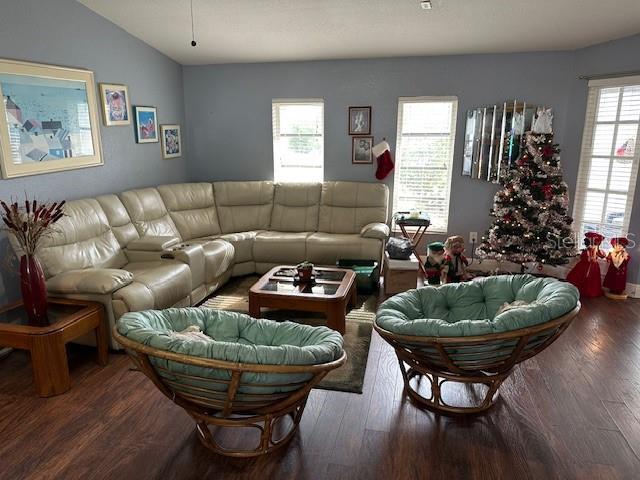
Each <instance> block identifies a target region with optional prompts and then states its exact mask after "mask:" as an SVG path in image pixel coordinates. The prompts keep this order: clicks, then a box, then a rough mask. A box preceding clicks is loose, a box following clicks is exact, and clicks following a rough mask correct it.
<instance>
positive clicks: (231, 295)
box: [201, 275, 377, 393]
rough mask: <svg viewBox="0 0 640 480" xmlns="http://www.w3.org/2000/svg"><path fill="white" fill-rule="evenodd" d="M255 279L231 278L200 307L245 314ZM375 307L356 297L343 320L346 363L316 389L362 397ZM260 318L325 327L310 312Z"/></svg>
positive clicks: (283, 312)
mask: <svg viewBox="0 0 640 480" xmlns="http://www.w3.org/2000/svg"><path fill="white" fill-rule="evenodd" d="M258 278H260V277H258V276H257V275H249V276H246V277H238V278H232V279H231V280H230V281H229V283H227V284H226V285H225V286H224V287H222V288H221V289H220V290H218V291H217V292H216V293H215V294H214V296H213V297H211V298H209V299H207V300H206V301H205V302H204V303H203V304H202V305H201V307H204V308H213V309H216V310H231V311H234V312H242V313H248V312H249V289H250V288H251V286H252V285H253V284H254V283H255V282H257V281H258ZM376 304H377V298H376V296H375V295H358V302H357V305H356V307H355V308H354V309H352V310H351V311H350V312H349V313H348V314H347V318H346V332H345V334H344V349H345V351H346V352H347V361H346V363H345V364H344V365H343V366H342V367H340V368H338V369H336V370H333V371H332V372H329V373H328V374H327V376H326V377H325V378H324V380H323V381H322V382H320V384H319V385H318V387H319V388H324V389H326V390H339V391H342V392H355V393H362V384H363V383H364V373H365V370H366V368H367V357H368V355H369V346H370V344H371V330H372V329H373V320H374V318H375V312H376ZM262 317H263V318H269V319H271V320H277V321H284V320H291V321H294V322H298V323H304V324H307V325H313V326H317V325H324V324H325V318H324V316H323V315H322V314H318V313H312V312H300V311H288V310H270V309H263V310H262Z"/></svg>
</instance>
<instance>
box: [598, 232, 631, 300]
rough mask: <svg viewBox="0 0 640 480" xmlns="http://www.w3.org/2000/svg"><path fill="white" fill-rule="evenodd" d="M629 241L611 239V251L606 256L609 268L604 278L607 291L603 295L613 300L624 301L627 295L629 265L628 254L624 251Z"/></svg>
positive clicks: (620, 238) (621, 238)
mask: <svg viewBox="0 0 640 480" xmlns="http://www.w3.org/2000/svg"><path fill="white" fill-rule="evenodd" d="M627 245H629V240H628V239H627V238H625V237H619V238H612V239H611V250H609V253H608V254H607V262H609V268H608V270H607V275H606V276H605V277H604V287H605V288H606V289H607V290H606V291H605V293H604V294H605V295H606V296H607V297H609V298H613V299H615V300H625V299H626V298H627V294H626V292H625V289H626V288H627V265H628V264H629V259H630V258H631V257H630V256H629V253H628V252H627V250H626V247H627Z"/></svg>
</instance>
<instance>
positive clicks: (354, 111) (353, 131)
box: [349, 107, 371, 135]
mask: <svg viewBox="0 0 640 480" xmlns="http://www.w3.org/2000/svg"><path fill="white" fill-rule="evenodd" d="M370 133H371V107H349V135H369V134H370Z"/></svg>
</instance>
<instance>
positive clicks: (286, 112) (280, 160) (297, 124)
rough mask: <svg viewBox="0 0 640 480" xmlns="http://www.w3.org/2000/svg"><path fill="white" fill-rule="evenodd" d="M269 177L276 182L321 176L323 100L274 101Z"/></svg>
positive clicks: (313, 180) (302, 180) (313, 178)
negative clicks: (271, 166)
mask: <svg viewBox="0 0 640 480" xmlns="http://www.w3.org/2000/svg"><path fill="white" fill-rule="evenodd" d="M271 113H272V121H273V176H274V180H275V181H276V182H322V181H323V179H324V102H323V101H322V100H317V99H306V100H274V101H273V102H272V108H271Z"/></svg>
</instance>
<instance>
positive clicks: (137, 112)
mask: <svg viewBox="0 0 640 480" xmlns="http://www.w3.org/2000/svg"><path fill="white" fill-rule="evenodd" d="M133 117H134V120H135V127H136V142H137V143H155V142H157V141H158V112H157V111H156V107H143V106H140V105H138V106H134V107H133Z"/></svg>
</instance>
